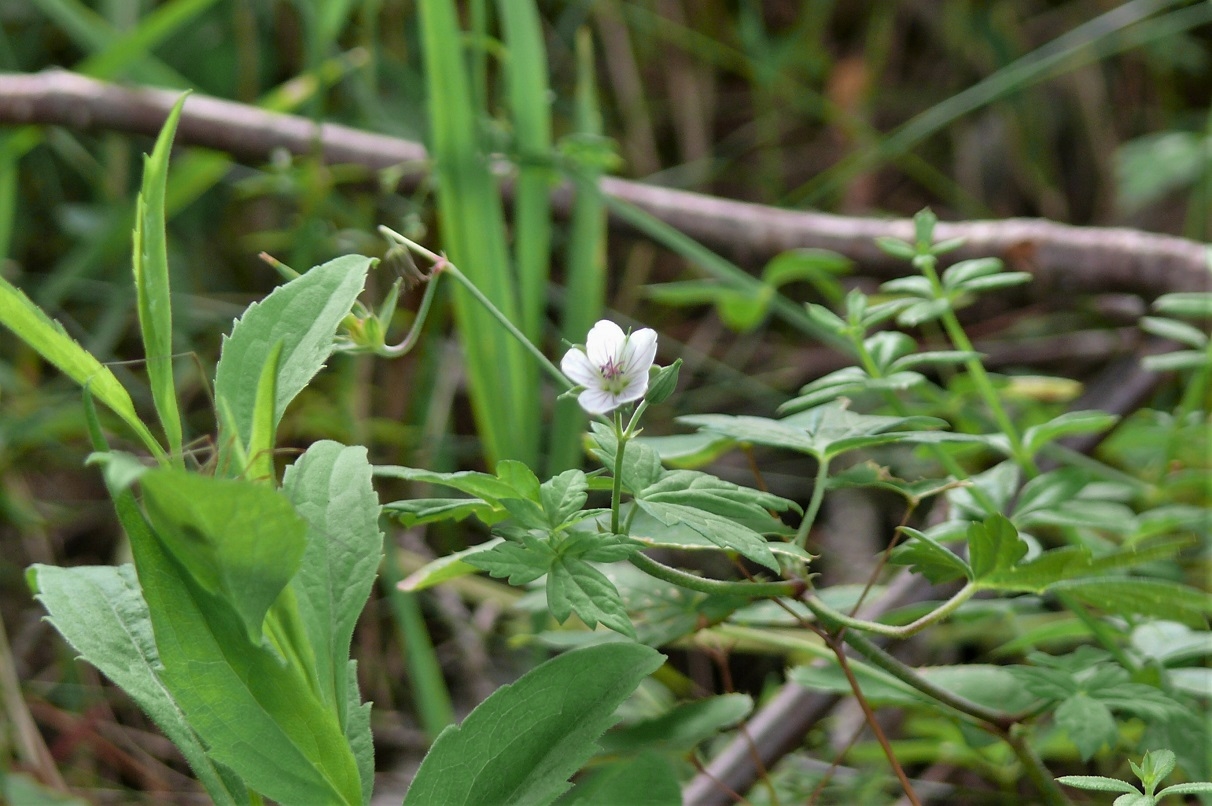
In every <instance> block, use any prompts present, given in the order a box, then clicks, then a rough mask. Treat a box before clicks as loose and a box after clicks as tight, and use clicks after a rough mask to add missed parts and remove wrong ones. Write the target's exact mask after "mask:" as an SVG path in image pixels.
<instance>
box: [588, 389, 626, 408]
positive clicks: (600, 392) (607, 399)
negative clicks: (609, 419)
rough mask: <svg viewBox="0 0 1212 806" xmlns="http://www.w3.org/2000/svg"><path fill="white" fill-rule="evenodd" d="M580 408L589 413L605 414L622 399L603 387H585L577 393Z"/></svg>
mask: <svg viewBox="0 0 1212 806" xmlns="http://www.w3.org/2000/svg"><path fill="white" fill-rule="evenodd" d="M577 402H578V403H580V404H581V408H583V409H585V411H587V412H589V413H590V414H606V413H608V412H611V411H614V410H615V409H617V408H618V407H619V405H620V403H621V402H622V401H620V400H619V399H618V398H616V397H615V396H614V395H612V394H610V393H609V392H607V391H606V390H605V389H593V388H590V389H586V390H585V391H584V392H581V394H579V395H577Z"/></svg>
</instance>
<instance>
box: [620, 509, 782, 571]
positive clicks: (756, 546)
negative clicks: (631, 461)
mask: <svg viewBox="0 0 1212 806" xmlns="http://www.w3.org/2000/svg"><path fill="white" fill-rule="evenodd" d="M636 504H637V505H638V506H639V507H640V508H641V509H642V510H643V511H644V512H646V513H648V514H649V515H651V516H652V517H653V518H655V519H656V520H658V521H660V522H661V523H663V524H664V525H665V526H676V525H682V526H685V527H687V528H689V529H692V530H694V531H695V532H698V533H699V534H700V535H702V536H703V537H705V538H707V539H708V540H709V541H711V542H712V543H714V544H715V545H717V546H719V547H720V548H723V549H730V550H732V551H736V552H739V553H740V554H742V555H743V556H745V557H747V558H749V559H750V560H753V561H754V562H755V563H757V564H758V565H762V566H765V567H766V568H769V569H770V570H771V571H774V572H776V573H777V572H778V570H779V565H778V562H777V561H776V560H775V559H774V555H773V554H771V553H770V546H769V544H768V543H767V542H766V540H765V539H764V538H763V537H762V536H761V535H759V534H758V533H757V532H755V531H753V530H752V529H750V528H748V527H746V526H742V525H741V524H739V523H736V522H734V521H731V520H729V519H727V518H723V517H721V516H719V515H714V514H712V513H710V512H704V511H703V510H701V509H697V508H695V507H689V506H685V505H683V504H668V503H662V502H659V501H645V500H643V499H640V500H638V501H637V502H636Z"/></svg>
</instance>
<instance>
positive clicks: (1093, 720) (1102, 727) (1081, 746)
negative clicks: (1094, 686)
mask: <svg viewBox="0 0 1212 806" xmlns="http://www.w3.org/2000/svg"><path fill="white" fill-rule="evenodd" d="M1054 718H1055V719H1056V724H1057V726H1058V727H1060V728H1063V729H1064V730H1065V731H1066V732H1067V733H1068V734H1069V740H1070V741H1072V742H1073V743H1074V744H1075V745H1077V750H1078V752H1079V753H1080V754H1081V757H1082V761H1089V760H1090V758H1091V757H1093V756H1094V754H1095V753H1097V752H1098V751H1099V750H1100V749H1101V748H1102V747H1103V746H1105V745H1111V746H1114V745H1115V741H1116V739H1117V738H1118V736H1119V730H1118V728H1116V725H1115V717H1113V716H1111V711H1110V710H1109V709H1108V708H1107V706H1106V705H1104V704H1103V703H1101V702H1099V701H1098V700H1096V699H1094V698H1093V697H1090V696H1088V695H1086V694H1084V693H1082V692H1080V691H1079V692H1078V693H1076V694H1074V695H1073V696H1072V697H1070V698H1069V699H1067V700H1065V701H1064V702H1062V703H1061V704H1060V705H1059V706H1057V709H1056V713H1055V714H1054Z"/></svg>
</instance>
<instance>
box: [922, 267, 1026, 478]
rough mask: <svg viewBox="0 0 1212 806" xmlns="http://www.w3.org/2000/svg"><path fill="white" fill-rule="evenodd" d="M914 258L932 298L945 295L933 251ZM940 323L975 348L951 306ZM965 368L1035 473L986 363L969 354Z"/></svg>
mask: <svg viewBox="0 0 1212 806" xmlns="http://www.w3.org/2000/svg"><path fill="white" fill-rule="evenodd" d="M916 262H917V263H918V265H919V267H920V268H921V270H922V274H923V275H925V277H926V279H927V280H929V281H930V288H931V289H932V290H933V291H934V296H935V298H936V299H945V298H946V296H947V292H946V291H944V290H943V284H942V282H941V281H940V280H939V277H938V272H937V271H936V270H935V263H936V258H935V257H934V256H933V255H924V256H922V259H921V260H920V261H916ZM942 323H943V330H945V331H946V332H947V337H948V338H949V339H951V343H952V344H953V345H955V349H957V350H961V351H963V352H968V353H974V352H976V350H975V349H974V348H973V346H972V341H971V340H970V339H969V338H968V334H967V333H965V332H964V328H963V326H962V325H960V322H959V318H958V317H957V316H956V315H955V311H954V310H952V309H951V307H950V306H948V307H947V310H946V311H944V312H943V316H942ZM964 368H965V369H967V370H968V374H969V375H971V376H972V382H973V383H974V384H975V385H976V391H977V392H978V393H979V394H980V396H981V398H982V399H984V401H985V405H986V406H988V407H989V411H990V412H992V414H993V420H994V422H996V423H997V427H998V428H1000V429H1001V431H1002V433H1003V434H1005V435H1006V438H1007V439H1008V440H1010V452H1011V453H1012V454H1013V455H1014V459H1015V461H1017V462H1018V463H1019V464H1020V465H1022V467H1023V469H1024V470H1026V471H1027V473H1028V475H1031V476H1038V475H1039V467H1038V466H1036V464H1035V459H1034V457H1032V456H1031V455H1030V454H1029V453H1027V450H1026V448H1025V447H1024V446H1023V439H1022V437H1021V436H1020V435H1019V433H1018V429H1017V428H1015V427H1014V423H1013V422H1011V421H1010V416H1009V415H1008V414H1006V409H1005V407H1003V406H1002V401H1001V399H1000V398H999V397H998V396H997V390H996V389H994V388H993V382H992V381H990V380H989V373H988V372H986V371H985V365H984V364H982V363H981V362H980V360H979V359H976V358H972V359H969V360H967V361H965V362H964Z"/></svg>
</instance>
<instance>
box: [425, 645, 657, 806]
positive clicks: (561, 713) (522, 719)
mask: <svg viewBox="0 0 1212 806" xmlns="http://www.w3.org/2000/svg"><path fill="white" fill-rule="evenodd" d="M662 661H663V658H662V656H661V655H660V653H658V652H657V651H656V650H654V649H650V648H649V647H646V646H642V645H640V644H632V643H619V642H612V643H606V644H600V645H597V646H590V647H584V648H582V649H574V650H573V651H571V652H568V653H566V654H564V655H560V656H559V657H556V658H553V659H552V660H549V661H547V662H546V663H544V664H543V665H541V666H539V667H538V668H536V669H534V670H532V671H530V672H528V673H527V674H525V675H523V676H522V678H521V679H519V680H518V681H517V682H516V683H512V684H510V685H506V686H502V687H501V688H500V689H498V690H497V691H496V692H495V693H493V695H492V696H490V697H489V698H488V699H487V700H485V701H484V702H483V703H481V704H480V705H479V706H478V707H477V708H476V709H475V710H474V711H472V712H471V714H470V715H469V716H468V717H467V719H465V720H464V721H463V724H462V725H461V726H459V727H451V728H447V729H446V730H445V731H443V732H442V735H440V736H439V737H438V740H437V741H436V742H435V743H434V746H433V747H432V748H431V749H430V751H429V754H428V755H427V756H426V757H425V760H424V761H423V762H421V768H420V769H419V770H417V774H416V777H415V778H414V779H413V782H412V786H411V787H410V788H409V790H408V794H407V796H406V797H405V798H404V803H405V806H428V804H437V803H449V804H456V803H461V804H473V803H478V804H486V805H487V804H498V803H527V804H546V803H550V802H552V801H553V800H555V798H557V797H558V796H559V795H560V793H562V792H563V791H564V790H565V789H567V788H568V779H569V778H570V777H571V776H572V774H573V773H575V772H576V771H577V770H578V769H579V768H580V767H581V765H582V764H584V763H585V762H586V761H587V760H588V759H589V757H590V756H591V755H592V754H593V752H594V749H595V745H594V742H595V741H596V740H597V739H598V737H599V736H601V735H602V733H604V732H605V731H606V729H607V728H608V727H610V725H611V724H612V723H613V722H614V720H615V716H614V712H615V709H616V708H617V707H618V705H619V703H621V702H622V701H623V700H624V699H626V698H627V697H628V696H629V695H630V694H631V693H632V691H634V690H635V687H636V686H637V685H638V684H639V682H640V680H642V679H643V678H644V677H646V676H647V675H648V674H649V673H651V672H653V671H655V670H656V669H657V668H658V667H659V666H660V665H661V663H662Z"/></svg>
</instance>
